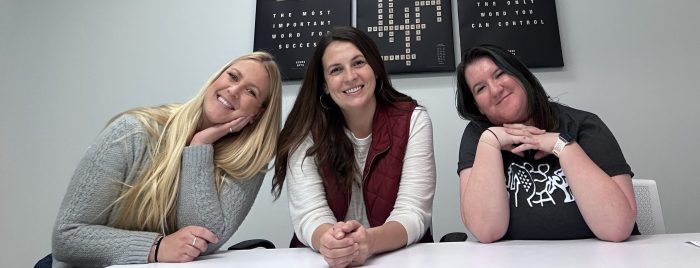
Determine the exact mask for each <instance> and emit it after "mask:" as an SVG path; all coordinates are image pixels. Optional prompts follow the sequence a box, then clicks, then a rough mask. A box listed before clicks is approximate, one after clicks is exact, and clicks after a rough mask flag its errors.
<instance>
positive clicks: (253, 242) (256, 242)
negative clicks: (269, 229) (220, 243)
mask: <svg viewBox="0 0 700 268" xmlns="http://www.w3.org/2000/svg"><path fill="white" fill-rule="evenodd" d="M254 248H266V249H274V248H275V244H273V243H272V242H270V241H268V240H265V239H250V240H245V241H241V242H238V243H237V244H235V245H233V246H230V247H229V248H228V250H246V249H254Z"/></svg>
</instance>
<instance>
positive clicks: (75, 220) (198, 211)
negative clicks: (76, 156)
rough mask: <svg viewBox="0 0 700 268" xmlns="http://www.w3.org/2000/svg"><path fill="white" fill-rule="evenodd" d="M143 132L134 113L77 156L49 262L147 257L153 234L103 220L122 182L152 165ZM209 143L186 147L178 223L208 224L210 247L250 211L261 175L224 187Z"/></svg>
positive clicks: (96, 263) (82, 263)
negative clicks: (211, 236) (218, 181)
mask: <svg viewBox="0 0 700 268" xmlns="http://www.w3.org/2000/svg"><path fill="white" fill-rule="evenodd" d="M147 140H148V135H147V133H146V130H145V128H144V126H143V125H142V124H141V123H140V122H139V121H138V120H137V119H136V118H134V117H132V116H128V115H127V116H121V117H119V118H118V119H116V120H115V121H114V122H112V123H111V124H110V125H109V126H107V127H106V128H105V129H104V130H103V131H102V133H100V135H99V136H98V137H97V139H96V140H95V142H94V143H93V144H92V145H91V146H90V147H89V148H88V150H87V152H86V154H85V156H84V157H83V159H82V160H81V161H80V164H79V165H78V167H77V169H76V170H75V173H74V174H73V178H72V179H71V182H70V185H69V186H68V190H67V192H66V196H65V197H64V199H63V203H62V204H61V209H60V210H59V213H58V217H57V218H56V225H55V226H54V230H53V237H52V242H53V252H52V253H53V258H54V261H53V267H73V266H79V267H104V266H109V265H115V264H134V263H147V262H148V255H149V253H150V249H151V245H152V244H153V242H154V240H155V238H156V237H157V235H158V234H157V233H154V232H141V231H128V230H123V229H117V228H114V227H110V226H107V225H106V224H107V223H108V222H109V219H110V218H111V217H115V215H116V214H115V211H114V210H113V209H112V207H111V206H110V205H111V204H112V203H113V202H114V200H115V199H116V198H117V197H118V196H119V193H120V191H121V190H122V189H123V188H124V187H125V186H124V185H125V184H126V185H133V184H134V183H135V181H136V180H138V179H139V177H138V175H139V171H140V170H142V169H145V168H146V167H147V166H148V165H149V161H150V159H149V158H150V157H149V155H148V151H147V147H146V145H147ZM213 155H214V149H213V146H212V145H198V146H188V147H185V149H184V151H183V153H182V166H181V179H180V192H179V195H178V203H177V227H178V229H179V228H182V227H185V226H189V225H197V226H202V227H205V228H207V229H209V230H211V231H212V232H214V234H216V236H217V237H219V243H218V244H210V245H209V248H208V250H207V252H206V254H209V253H211V252H213V251H215V250H216V249H218V248H219V247H221V245H222V244H223V243H225V242H226V241H227V240H228V239H229V238H230V237H231V236H232V235H233V233H234V232H235V231H236V230H237V229H238V227H239V226H240V224H241V222H242V221H243V219H244V218H245V217H246V215H247V214H248V212H249V211H250V207H251V206H252V205H253V202H254V201H255V197H256V196H257V194H258V191H259V190H260V185H261V184H262V181H263V177H264V174H263V173H259V174H257V175H256V176H255V177H253V178H251V179H250V180H247V181H245V182H241V181H237V180H232V179H227V180H226V183H224V184H223V186H222V189H221V193H220V194H219V193H217V191H216V184H215V181H214V174H213V171H214V160H213Z"/></svg>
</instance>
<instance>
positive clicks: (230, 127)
mask: <svg viewBox="0 0 700 268" xmlns="http://www.w3.org/2000/svg"><path fill="white" fill-rule="evenodd" d="M254 116H255V115H249V116H242V117H239V118H236V119H233V120H232V121H231V122H228V123H226V124H223V125H222V127H223V129H224V130H225V131H226V132H228V133H236V132H238V131H241V129H243V127H245V126H246V125H247V124H248V123H249V122H252V120H253V117H254Z"/></svg>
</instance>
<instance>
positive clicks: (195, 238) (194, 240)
mask: <svg viewBox="0 0 700 268" xmlns="http://www.w3.org/2000/svg"><path fill="white" fill-rule="evenodd" d="M195 242H197V237H196V236H195V237H194V239H192V246H193V247H194V243H195Z"/></svg>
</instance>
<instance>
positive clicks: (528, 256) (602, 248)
mask: <svg viewBox="0 0 700 268" xmlns="http://www.w3.org/2000/svg"><path fill="white" fill-rule="evenodd" d="M689 240H694V241H698V240H700V233H689V234H665V235H647V236H633V237H632V238H630V240H629V241H626V242H622V243H611V242H603V241H599V240H596V239H583V240H562V241H538V240H514V241H503V242H496V243H492V244H481V243H478V242H471V241H467V242H454V243H434V244H416V245H412V246H409V247H407V248H405V249H401V250H398V251H394V252H390V253H387V254H383V255H379V256H374V257H372V258H370V259H369V260H368V261H367V263H365V266H367V267H401V268H406V267H430V268H434V267H518V268H522V267H635V268H638V267H700V248H699V247H696V246H694V245H691V244H688V243H685V242H686V241H689ZM112 267H124V268H126V267H129V268H135V267H200V268H212V267H246V268H248V267H327V265H326V263H325V261H324V260H323V258H322V257H321V256H320V255H319V254H318V253H316V252H313V251H311V250H310V249H289V248H283V249H271V250H269V249H253V250H242V251H226V252H221V253H217V254H213V255H210V256H205V257H202V258H199V259H198V260H196V261H194V262H190V263H182V264H167V263H154V264H144V265H124V266H112Z"/></svg>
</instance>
